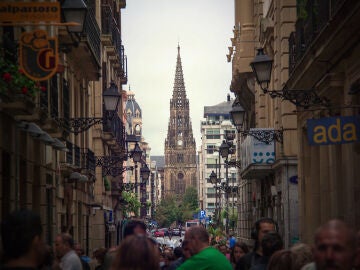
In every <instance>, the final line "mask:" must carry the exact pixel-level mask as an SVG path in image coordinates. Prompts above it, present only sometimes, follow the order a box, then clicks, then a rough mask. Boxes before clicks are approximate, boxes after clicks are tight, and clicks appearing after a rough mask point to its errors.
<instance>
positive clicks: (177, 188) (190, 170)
mask: <svg viewBox="0 0 360 270" xmlns="http://www.w3.org/2000/svg"><path fill="white" fill-rule="evenodd" d="M177 50H178V54H177V61H176V71H175V80H174V89H173V95H172V98H171V100H170V120H169V125H168V134H167V137H166V139H165V170H164V175H165V178H164V179H165V180H164V186H165V190H164V192H165V194H168V193H172V194H184V193H185V190H186V188H188V187H189V186H193V187H196V172H197V171H196V143H195V140H194V137H193V132H192V126H191V120H190V107H189V100H188V99H187V98H186V91H185V84H184V76H183V70H182V66H181V57H180V45H179V43H178V46H177Z"/></svg>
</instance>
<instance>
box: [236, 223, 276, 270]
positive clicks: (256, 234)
mask: <svg viewBox="0 0 360 270" xmlns="http://www.w3.org/2000/svg"><path fill="white" fill-rule="evenodd" d="M271 231H278V228H277V224H276V222H275V221H274V220H273V219H272V218H261V219H259V220H257V221H256V222H255V224H254V227H253V229H252V231H251V238H252V239H253V240H255V245H254V250H253V251H252V252H249V253H248V254H246V255H244V256H243V257H241V258H240V260H239V261H238V262H237V264H236V267H235V269H236V270H248V269H250V268H251V267H252V266H254V265H256V264H258V263H259V261H260V258H261V257H262V255H263V254H262V247H261V240H262V239H263V237H264V235H265V234H267V233H268V232H271Z"/></svg>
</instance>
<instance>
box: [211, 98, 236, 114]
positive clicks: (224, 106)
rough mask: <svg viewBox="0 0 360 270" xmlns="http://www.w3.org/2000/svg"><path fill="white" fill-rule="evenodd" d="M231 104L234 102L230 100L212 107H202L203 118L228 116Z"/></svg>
mask: <svg viewBox="0 0 360 270" xmlns="http://www.w3.org/2000/svg"><path fill="white" fill-rule="evenodd" d="M233 102H234V100H233V99H231V100H228V101H224V102H221V103H219V104H217V105H214V106H204V117H207V116H210V115H228V114H229V112H230V111H231V109H232V104H233Z"/></svg>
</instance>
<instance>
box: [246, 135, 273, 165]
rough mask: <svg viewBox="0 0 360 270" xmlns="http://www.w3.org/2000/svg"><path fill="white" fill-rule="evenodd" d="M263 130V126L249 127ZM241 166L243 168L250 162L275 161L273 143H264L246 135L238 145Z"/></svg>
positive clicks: (265, 162) (268, 162) (269, 162)
mask: <svg viewBox="0 0 360 270" xmlns="http://www.w3.org/2000/svg"><path fill="white" fill-rule="evenodd" d="M259 130H264V128H262V129H260V128H251V129H250V131H259ZM240 149H241V150H240V155H241V167H242V168H243V169H245V168H246V167H247V166H249V165H250V164H272V163H274V162H275V144H274V142H270V143H269V144H266V143H264V142H261V141H259V140H257V139H255V138H254V137H253V136H247V137H246V139H245V140H244V142H243V143H242V144H241V146H240Z"/></svg>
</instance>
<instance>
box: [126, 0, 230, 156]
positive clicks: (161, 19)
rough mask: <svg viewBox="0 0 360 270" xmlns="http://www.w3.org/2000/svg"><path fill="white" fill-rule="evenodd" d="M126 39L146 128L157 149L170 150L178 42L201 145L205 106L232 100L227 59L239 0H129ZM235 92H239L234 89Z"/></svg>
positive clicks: (130, 77) (130, 71)
mask: <svg viewBox="0 0 360 270" xmlns="http://www.w3.org/2000/svg"><path fill="white" fill-rule="evenodd" d="M126 2H127V3H126V8H125V9H124V10H123V13H122V14H123V15H122V39H123V44H124V46H125V54H126V55H127V57H128V84H127V85H126V86H125V89H126V90H128V89H129V87H130V89H131V91H133V92H134V93H135V99H136V100H137V102H138V103H139V105H140V107H141V109H142V113H143V119H142V120H143V130H142V132H143V133H142V134H143V136H144V138H145V140H146V141H147V142H148V143H149V144H150V146H151V148H152V150H151V155H163V154H164V142H165V138H166V135H167V126H168V121H169V117H170V99H171V96H172V91H173V85H174V78H175V67H176V57H177V46H178V43H179V44H180V55H181V60H182V67H183V73H184V81H185V88H186V93H187V97H188V99H189V102H190V117H191V120H192V128H193V133H194V136H195V139H196V146H197V150H198V149H199V146H200V144H201V141H200V140H201V136H200V121H201V119H202V118H203V113H204V106H211V105H215V104H218V103H220V102H222V101H225V100H226V96H227V94H228V93H229V86H230V82H231V64H230V63H228V62H227V61H226V54H227V53H228V46H230V45H231V41H230V38H231V37H232V35H233V33H232V28H233V25H234V3H233V2H234V1H233V0H222V1H219V0H128V1H126ZM231 96H232V97H233V94H231Z"/></svg>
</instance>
